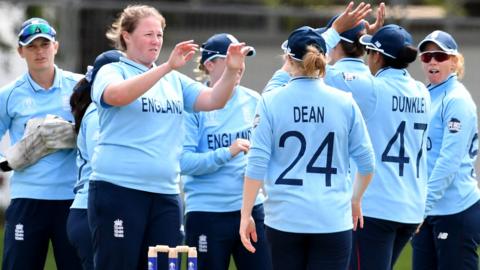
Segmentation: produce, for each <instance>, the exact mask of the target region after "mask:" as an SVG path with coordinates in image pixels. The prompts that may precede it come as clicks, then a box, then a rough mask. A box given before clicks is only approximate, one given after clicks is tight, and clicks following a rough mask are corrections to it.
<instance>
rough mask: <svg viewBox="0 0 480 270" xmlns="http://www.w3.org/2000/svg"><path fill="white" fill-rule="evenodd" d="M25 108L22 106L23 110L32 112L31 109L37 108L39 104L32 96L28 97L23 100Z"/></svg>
mask: <svg viewBox="0 0 480 270" xmlns="http://www.w3.org/2000/svg"><path fill="white" fill-rule="evenodd" d="M22 105H23V108H22V111H23V112H30V111H33V110H35V108H36V107H37V104H36V103H35V100H34V99H33V98H31V97H27V98H25V99H24V100H23V104H22Z"/></svg>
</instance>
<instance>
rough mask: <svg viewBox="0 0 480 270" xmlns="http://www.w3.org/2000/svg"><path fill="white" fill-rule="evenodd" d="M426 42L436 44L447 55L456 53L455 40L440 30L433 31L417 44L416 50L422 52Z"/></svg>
mask: <svg viewBox="0 0 480 270" xmlns="http://www.w3.org/2000/svg"><path fill="white" fill-rule="evenodd" d="M428 42H433V43H435V44H437V45H438V47H440V48H441V49H442V50H443V51H444V52H446V53H448V54H457V53H458V46H457V43H456V42H455V39H453V37H452V36H451V35H450V34H449V33H447V32H444V31H440V30H436V31H433V32H432V33H430V34H429V35H428V36H426V37H425V38H424V39H423V40H422V41H421V42H420V43H419V44H418V50H419V51H420V52H423V51H424V50H425V45H426V44H427V43H428Z"/></svg>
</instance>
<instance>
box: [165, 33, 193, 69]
mask: <svg viewBox="0 0 480 270" xmlns="http://www.w3.org/2000/svg"><path fill="white" fill-rule="evenodd" d="M197 50H198V45H197V44H195V43H193V40H187V41H183V42H180V43H178V44H177V45H175V48H174V49H173V51H172V52H171V53H170V57H169V58H168V61H167V64H168V65H169V67H170V68H171V69H178V68H181V67H183V66H184V65H185V64H186V63H187V62H188V61H190V60H192V58H193V55H194V54H195V52H196V51H197Z"/></svg>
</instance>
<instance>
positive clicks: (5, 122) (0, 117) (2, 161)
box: [0, 88, 12, 172]
mask: <svg viewBox="0 0 480 270" xmlns="http://www.w3.org/2000/svg"><path fill="white" fill-rule="evenodd" d="M6 92H7V89H5V88H4V89H1V90H0V104H2V106H0V140H1V139H2V138H3V135H5V133H6V132H7V130H8V128H9V127H10V125H11V121H12V120H11V118H10V117H9V116H8V113H7V111H8V103H7V101H6V100H5V97H6ZM11 170H12V168H10V166H9V164H8V161H7V159H6V158H5V156H4V155H3V153H1V152H0V171H3V172H8V171H11Z"/></svg>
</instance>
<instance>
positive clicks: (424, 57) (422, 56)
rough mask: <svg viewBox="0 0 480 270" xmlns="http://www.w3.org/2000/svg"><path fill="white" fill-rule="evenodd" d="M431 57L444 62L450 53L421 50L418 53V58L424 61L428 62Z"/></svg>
mask: <svg viewBox="0 0 480 270" xmlns="http://www.w3.org/2000/svg"><path fill="white" fill-rule="evenodd" d="M432 58H433V59H435V61H437V62H439V63H440V62H444V61H447V60H448V59H449V58H450V55H449V54H447V53H446V52H441V51H434V52H423V53H421V54H420V60H421V61H422V62H424V63H430V61H432Z"/></svg>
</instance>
